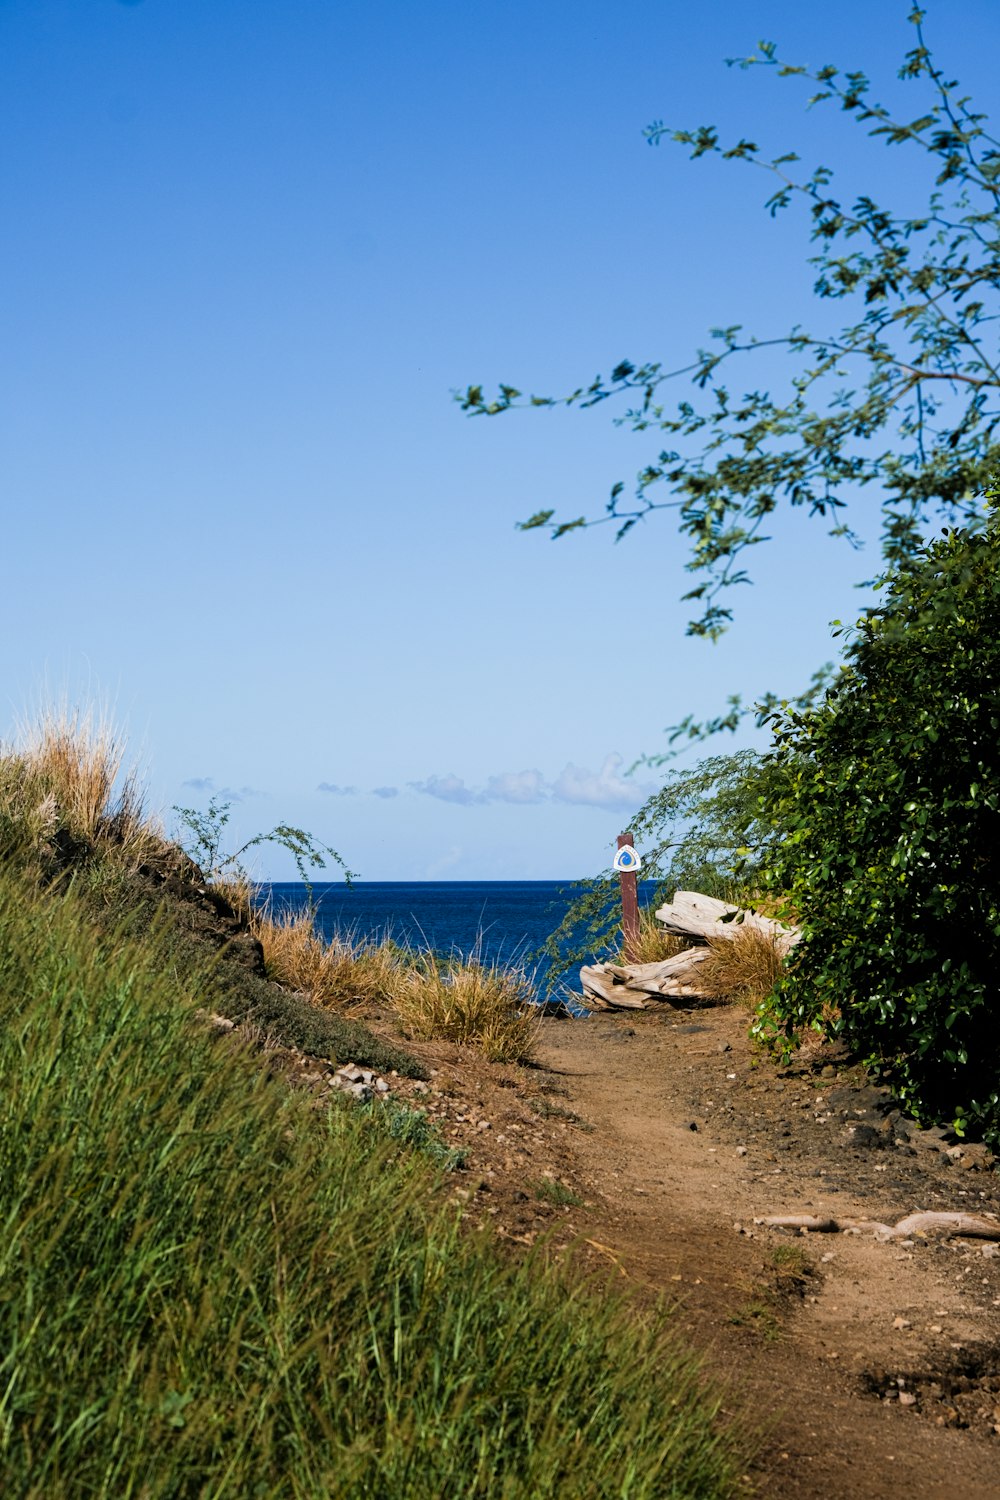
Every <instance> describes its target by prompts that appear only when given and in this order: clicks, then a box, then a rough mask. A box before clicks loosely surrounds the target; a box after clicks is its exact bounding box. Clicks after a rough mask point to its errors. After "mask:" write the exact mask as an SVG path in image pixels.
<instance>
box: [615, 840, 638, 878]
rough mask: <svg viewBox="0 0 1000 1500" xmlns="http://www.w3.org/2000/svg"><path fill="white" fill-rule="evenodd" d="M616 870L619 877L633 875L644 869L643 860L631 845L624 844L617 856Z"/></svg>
mask: <svg viewBox="0 0 1000 1500" xmlns="http://www.w3.org/2000/svg"><path fill="white" fill-rule="evenodd" d="M615 869H616V870H617V871H618V873H619V875H624V874H633V873H634V872H635V871H636V870H641V869H642V860H641V859H640V858H639V856H638V854H636V852H635V850H634V849H633V848H632V845H631V844H623V845H622V847H621V848H620V849H619V850H618V853H617V854H616V855H615Z"/></svg>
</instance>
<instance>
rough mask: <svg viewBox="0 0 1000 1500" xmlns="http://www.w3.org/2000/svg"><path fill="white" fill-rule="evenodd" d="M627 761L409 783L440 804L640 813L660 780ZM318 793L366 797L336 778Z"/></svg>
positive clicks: (388, 792)
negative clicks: (554, 772)
mask: <svg viewBox="0 0 1000 1500" xmlns="http://www.w3.org/2000/svg"><path fill="white" fill-rule="evenodd" d="M623 765H624V759H623V757H622V756H621V755H619V754H618V753H617V752H612V753H611V754H609V755H606V756H605V758H604V761H603V764H602V765H601V768H600V770H599V771H591V770H588V768H587V767H586V766H577V765H574V764H573V763H572V762H570V763H569V764H568V765H566V766H565V767H564V768H563V770H562V771H560V773H559V775H558V776H556V777H555V778H553V779H552V780H547V779H546V777H545V775H544V773H543V772H541V771H539V770H537V769H533V768H529V769H525V770H523V771H497V772H496V773H495V774H494V775H491V776H488V777H487V779H486V784H485V785H484V786H469V785H467V784H466V781H465V778H464V777H462V776H457V775H456V774H455V772H454V771H447V772H443V773H434V774H432V775H430V776H427V777H425V778H424V779H423V780H421V781H409V782H407V784H406V785H407V787H408V788H409V790H410V791H412V792H416V793H417V794H418V795H419V796H422V797H434V798H436V799H437V800H438V801H439V802H451V803H453V804H454V805H455V806H458V807H476V806H480V807H481V806H484V805H485V804H487V803H491V802H507V803H510V804H512V805H514V806H518V807H526V806H530V805H532V804H537V803H540V802H561V803H567V804H569V805H571V806H575V807H601V808H605V809H615V810H622V811H634V810H635V809H636V808H637V807H638V806H639V805H640V804H641V803H643V802H645V800H646V798H647V797H648V796H650V794H651V793H652V792H653V791H655V789H656V783H655V782H649V781H639V780H636V779H634V778H632V777H630V776H626V775H623V774H622V766H623ZM317 791H320V792H326V793H328V794H330V795H331V796H335V797H357V796H361V795H364V794H363V793H361V792H359V790H358V788H357V787H355V786H340V785H338V784H337V783H336V782H332V781H321V782H320V784H319V786H318V787H317ZM399 793H400V788H399V787H395V786H377V787H373V788H372V789H371V792H370V793H369V794H368V795H370V796H373V797H381V798H383V799H388V798H390V797H398V796H399Z"/></svg>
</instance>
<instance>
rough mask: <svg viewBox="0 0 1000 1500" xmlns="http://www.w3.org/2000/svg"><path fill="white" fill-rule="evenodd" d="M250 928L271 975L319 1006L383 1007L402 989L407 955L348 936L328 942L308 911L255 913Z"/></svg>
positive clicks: (391, 946)
mask: <svg viewBox="0 0 1000 1500" xmlns="http://www.w3.org/2000/svg"><path fill="white" fill-rule="evenodd" d="M250 930H251V931H252V933H253V935H254V937H256V938H257V940H258V942H259V943H260V945H261V947H262V948H263V950H264V964H265V967H266V968H267V972H268V974H269V976H270V977H271V978H272V979H276V980H277V981H278V983H279V984H284V985H287V986H288V987H289V988H290V989H293V990H302V991H303V992H304V993H306V994H307V995H308V996H309V997H310V999H311V1000H312V1001H313V1003H314V1004H316V1005H323V1006H330V1007H338V1006H345V1005H350V1004H352V1003H357V1002H361V1003H366V1002H367V1003H374V1004H377V1005H378V1004H384V1003H385V1002H386V1001H389V1000H391V999H392V997H393V994H394V991H395V990H396V988H397V987H398V985H399V982H400V975H401V973H402V969H403V957H404V954H403V950H401V949H400V948H399V947H398V946H397V945H396V944H395V943H392V942H388V941H385V942H373V941H371V940H368V939H361V938H354V937H352V936H351V935H350V934H346V935H340V934H338V935H337V936H335V937H334V938H333V939H332V940H331V941H330V942H326V941H325V940H324V939H323V938H322V937H321V936H320V935H319V934H318V933H317V931H316V927H315V923H314V920H313V915H312V913H311V912H309V911H292V910H288V911H283V912H280V913H279V914H278V915H277V916H275V915H273V914H271V913H269V912H266V911H265V912H254V913H253V914H252V916H251V918H250Z"/></svg>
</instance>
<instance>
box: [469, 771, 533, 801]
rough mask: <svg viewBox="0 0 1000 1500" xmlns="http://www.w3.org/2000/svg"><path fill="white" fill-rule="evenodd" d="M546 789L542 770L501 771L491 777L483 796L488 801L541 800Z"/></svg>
mask: <svg viewBox="0 0 1000 1500" xmlns="http://www.w3.org/2000/svg"><path fill="white" fill-rule="evenodd" d="M546 790H547V788H546V785H545V778H544V777H543V775H542V773H541V771H501V772H500V773H499V775H497V776H491V777H490V779H489V781H488V782H487V783H486V791H485V792H484V793H483V797H484V800H485V801H487V802H522V803H523V802H541V801H542V800H543V799H544V797H545V793H546Z"/></svg>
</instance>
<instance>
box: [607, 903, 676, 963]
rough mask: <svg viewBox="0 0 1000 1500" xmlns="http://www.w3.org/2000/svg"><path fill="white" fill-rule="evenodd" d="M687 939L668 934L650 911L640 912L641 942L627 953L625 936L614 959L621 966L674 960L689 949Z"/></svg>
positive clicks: (620, 940) (622, 937)
mask: <svg viewBox="0 0 1000 1500" xmlns="http://www.w3.org/2000/svg"><path fill="white" fill-rule="evenodd" d="M688 946H689V944H688V941H687V939H686V938H682V937H677V936H676V935H675V934H674V933H672V932H667V930H666V928H664V927H661V926H660V924H659V922H658V921H657V920H656V918H655V917H654V916H653V913H652V912H651V911H649V910H648V909H645V908H644V909H643V910H642V911H640V912H639V940H638V942H637V943H633V944H631V945H630V947H629V949H628V952H627V953H626V947H625V935H624V933H622V934H621V935H620V939H619V945H618V952H617V954H616V956H615V958H614V959H613V962H614V963H619V964H628V963H634V964H656V963H660V961H661V960H662V959H665V958H673V957H675V955H676V954H678V953H683V951H684V949H685V948H686V947H688Z"/></svg>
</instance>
